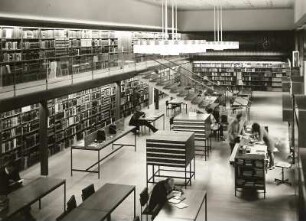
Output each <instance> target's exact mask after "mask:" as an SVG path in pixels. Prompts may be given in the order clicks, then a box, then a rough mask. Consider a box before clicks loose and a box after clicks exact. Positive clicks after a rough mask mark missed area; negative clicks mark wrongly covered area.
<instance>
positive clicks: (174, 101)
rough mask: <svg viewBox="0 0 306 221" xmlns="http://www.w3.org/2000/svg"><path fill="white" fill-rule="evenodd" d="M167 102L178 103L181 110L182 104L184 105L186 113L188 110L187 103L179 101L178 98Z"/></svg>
mask: <svg viewBox="0 0 306 221" xmlns="http://www.w3.org/2000/svg"><path fill="white" fill-rule="evenodd" d="M168 104H171V105H180V109H181V111H182V105H185V109H186V114H187V112H188V104H187V103H185V102H183V101H179V100H178V99H173V100H170V101H169V102H168Z"/></svg>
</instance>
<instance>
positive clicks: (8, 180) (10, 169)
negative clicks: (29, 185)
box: [0, 161, 36, 221]
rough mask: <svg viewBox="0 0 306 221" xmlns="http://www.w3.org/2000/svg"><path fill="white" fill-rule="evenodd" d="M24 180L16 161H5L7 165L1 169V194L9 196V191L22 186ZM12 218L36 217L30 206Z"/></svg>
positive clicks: (29, 219)
mask: <svg viewBox="0 0 306 221" xmlns="http://www.w3.org/2000/svg"><path fill="white" fill-rule="evenodd" d="M22 181H23V180H22V179H21V178H20V175H19V171H18V169H17V167H16V166H15V163H14V162H13V161H9V162H7V163H5V166H4V167H3V168H1V169H0V195H2V196H7V195H8V194H9V193H11V192H13V191H14V190H16V189H18V188H20V187H21V186H22ZM12 220H18V221H23V220H24V221H35V220H36V219H35V218H34V217H33V216H32V214H31V207H30V206H29V207H26V208H25V209H23V211H21V212H20V213H18V214H16V215H15V216H14V217H13V219H12Z"/></svg>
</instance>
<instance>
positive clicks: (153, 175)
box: [152, 165, 155, 183]
mask: <svg viewBox="0 0 306 221" xmlns="http://www.w3.org/2000/svg"><path fill="white" fill-rule="evenodd" d="M152 178H153V183H155V174H154V165H152Z"/></svg>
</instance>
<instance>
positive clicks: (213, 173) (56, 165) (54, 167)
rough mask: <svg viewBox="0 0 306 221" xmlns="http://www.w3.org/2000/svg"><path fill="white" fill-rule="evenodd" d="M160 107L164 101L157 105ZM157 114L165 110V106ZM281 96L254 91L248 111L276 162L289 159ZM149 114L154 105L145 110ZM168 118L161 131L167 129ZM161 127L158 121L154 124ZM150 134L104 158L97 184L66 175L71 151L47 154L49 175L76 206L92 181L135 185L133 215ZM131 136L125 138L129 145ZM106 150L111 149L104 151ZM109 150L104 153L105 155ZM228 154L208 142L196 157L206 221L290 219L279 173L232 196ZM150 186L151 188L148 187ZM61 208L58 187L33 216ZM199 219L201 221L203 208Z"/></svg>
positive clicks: (118, 216) (290, 192) (291, 207)
mask: <svg viewBox="0 0 306 221" xmlns="http://www.w3.org/2000/svg"><path fill="white" fill-rule="evenodd" d="M161 103H162V104H164V102H161ZM162 104H161V105H160V110H159V111H157V112H165V107H164V105H162ZM281 105H282V104H281V93H280V92H255V93H254V98H253V103H252V106H251V110H250V120H251V121H258V122H259V123H262V124H264V125H266V126H268V127H269V133H270V135H271V136H272V137H273V139H274V140H275V143H276V145H277V147H278V149H279V152H278V153H276V161H285V160H287V157H288V155H289V154H288V126H287V124H286V123H283V122H282V109H281V108H282V106H281ZM144 111H146V112H147V113H153V112H154V111H156V110H154V109H153V107H152V108H150V109H145V110H144ZM168 122H169V121H168V118H167V119H166V128H167V129H168V128H169V124H168ZM157 127H158V128H159V129H162V120H159V121H158V122H157ZM148 136H150V134H149V133H147V134H146V135H141V136H139V137H137V151H136V152H135V151H134V149H133V148H132V147H125V148H123V149H121V150H120V151H118V152H117V153H116V154H115V155H113V156H112V157H110V158H108V159H107V160H105V162H103V163H102V165H101V170H102V176H101V179H100V180H99V179H98V178H97V175H96V174H88V173H77V172H75V173H74V174H73V176H72V177H71V176H70V149H66V150H65V151H63V152H60V153H58V154H56V155H55V156H52V157H51V158H50V160H49V176H50V177H56V178H65V179H66V181H67V197H69V196H70V195H72V194H75V196H76V199H77V203H78V204H80V203H81V189H82V188H84V187H85V186H86V185H88V184H91V183H94V185H95V187H96V189H97V188H99V187H100V186H102V185H103V184H105V183H107V182H109V183H123V184H131V185H136V187H137V202H136V203H137V212H138V214H139V213H140V205H139V201H138V194H139V193H140V191H141V190H142V189H143V188H144V187H145V185H146V178H145V171H146V166H145V163H146V160H145V140H146V138H147V137H148ZM132 138H133V137H132V135H129V136H127V137H126V140H127V141H132ZM109 149H110V148H109ZM108 151H109V150H105V153H104V154H106V152H108ZM229 155H230V150H229V146H228V143H227V142H226V141H225V142H222V141H221V142H216V141H213V148H212V154H211V155H210V157H209V158H208V160H207V161H204V158H203V157H200V156H197V157H196V179H195V181H194V182H193V184H192V186H191V187H188V188H192V189H198V190H207V193H208V220H211V221H225V220H226V221H244V220H250V221H295V220H297V217H296V204H295V194H294V188H293V187H292V186H288V185H284V184H281V185H279V186H277V185H276V184H275V183H274V178H280V176H281V175H280V169H278V168H276V169H274V170H269V171H268V173H267V175H266V179H267V181H266V184H267V194H266V199H264V198H263V194H261V193H257V192H242V193H240V194H238V197H235V195H234V168H233V167H232V166H231V165H230V164H229V162H228V160H229ZM95 159H96V155H95V154H94V153H91V152H84V151H79V152H75V154H74V162H76V165H77V166H79V167H85V166H86V165H89V164H90V162H93V161H94V160H95ZM39 171H40V167H39V165H35V166H33V167H31V168H29V169H27V170H26V171H23V172H22V176H23V177H25V178H35V177H37V176H39ZM285 175H286V176H289V178H290V179H291V181H292V180H293V175H292V171H291V170H289V171H286V174H285ZM151 187H152V186H151ZM132 203H133V197H129V198H128V199H127V200H126V201H124V202H123V203H122V205H120V206H119V207H118V209H116V210H115V211H114V213H113V215H112V220H114V221H132V220H133V217H132V216H133V205H132ZM62 208H63V196H62V189H59V190H57V191H55V192H53V193H51V194H50V195H48V196H47V197H46V198H44V199H43V200H42V209H41V210H38V204H35V205H33V206H32V212H33V214H34V216H35V217H36V218H37V220H43V221H49V220H55V218H56V217H57V216H58V215H60V213H61V212H62ZM198 220H204V209H203V211H201V212H200V214H199V217H198Z"/></svg>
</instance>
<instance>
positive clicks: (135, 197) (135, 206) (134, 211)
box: [134, 187, 136, 219]
mask: <svg viewBox="0 0 306 221" xmlns="http://www.w3.org/2000/svg"><path fill="white" fill-rule="evenodd" d="M135 217H136V189H135V187H134V219H135Z"/></svg>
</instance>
